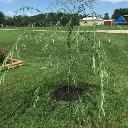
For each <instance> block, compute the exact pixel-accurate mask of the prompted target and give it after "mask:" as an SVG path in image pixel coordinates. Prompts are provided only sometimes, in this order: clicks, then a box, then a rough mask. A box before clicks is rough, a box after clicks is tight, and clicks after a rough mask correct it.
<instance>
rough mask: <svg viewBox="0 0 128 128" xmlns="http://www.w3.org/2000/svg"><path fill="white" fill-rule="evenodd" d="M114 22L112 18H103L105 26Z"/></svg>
mask: <svg viewBox="0 0 128 128" xmlns="http://www.w3.org/2000/svg"><path fill="white" fill-rule="evenodd" d="M114 24H115V23H114V21H113V20H104V25H105V26H112V25H114Z"/></svg>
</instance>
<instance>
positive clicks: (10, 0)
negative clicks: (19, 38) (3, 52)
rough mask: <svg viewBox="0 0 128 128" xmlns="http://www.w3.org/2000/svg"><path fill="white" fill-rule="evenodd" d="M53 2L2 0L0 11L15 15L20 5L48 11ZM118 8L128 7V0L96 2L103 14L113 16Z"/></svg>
mask: <svg viewBox="0 0 128 128" xmlns="http://www.w3.org/2000/svg"><path fill="white" fill-rule="evenodd" d="M52 2H55V0H0V11H3V12H4V14H5V15H13V12H14V11H15V10H17V9H19V8H20V7H23V6H32V7H35V8H37V9H39V10H41V11H42V12H46V11H47V8H48V6H49V5H50V3H52ZM116 8H128V0H97V1H96V4H95V11H96V12H97V13H98V14H101V15H103V14H104V13H106V12H108V13H109V15H110V16H111V15H112V13H113V11H114V9H116Z"/></svg>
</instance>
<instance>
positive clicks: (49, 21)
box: [0, 12, 83, 27]
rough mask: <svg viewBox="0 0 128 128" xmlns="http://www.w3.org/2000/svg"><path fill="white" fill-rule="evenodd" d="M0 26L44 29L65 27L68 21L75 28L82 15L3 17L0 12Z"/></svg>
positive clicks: (48, 14) (51, 14) (60, 13)
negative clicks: (32, 26) (57, 26)
mask: <svg viewBox="0 0 128 128" xmlns="http://www.w3.org/2000/svg"><path fill="white" fill-rule="evenodd" d="M0 17H1V18H2V20H1V18H0V21H1V22H0V24H3V25H4V26H11V27H12V26H17V27H26V26H29V25H34V26H36V27H46V26H53V25H59V26H65V25H66V24H67V23H68V22H69V20H71V21H72V24H73V25H75V26H77V25H79V19H81V18H83V16H82V15H78V14H69V13H62V12H58V13H44V14H39V15H34V16H21V15H19V16H13V17H9V16H8V17H5V16H4V14H3V13H2V12H1V16H0Z"/></svg>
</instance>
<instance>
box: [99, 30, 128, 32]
mask: <svg viewBox="0 0 128 128" xmlns="http://www.w3.org/2000/svg"><path fill="white" fill-rule="evenodd" d="M97 32H104V33H128V30H97Z"/></svg>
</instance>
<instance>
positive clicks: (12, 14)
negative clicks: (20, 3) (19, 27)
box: [5, 11, 15, 17]
mask: <svg viewBox="0 0 128 128" xmlns="http://www.w3.org/2000/svg"><path fill="white" fill-rule="evenodd" d="M5 15H6V16H11V17H13V16H14V15H15V13H14V12H12V11H7V12H6V13H5Z"/></svg>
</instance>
